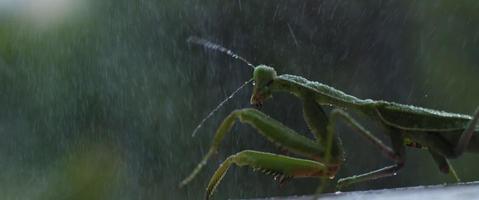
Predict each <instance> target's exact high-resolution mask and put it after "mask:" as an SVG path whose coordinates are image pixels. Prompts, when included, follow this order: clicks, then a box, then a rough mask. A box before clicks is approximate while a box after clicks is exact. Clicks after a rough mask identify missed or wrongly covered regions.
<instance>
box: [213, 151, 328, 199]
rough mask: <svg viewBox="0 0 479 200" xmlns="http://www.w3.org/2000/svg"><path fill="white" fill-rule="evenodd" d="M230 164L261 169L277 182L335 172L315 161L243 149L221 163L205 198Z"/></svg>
mask: <svg viewBox="0 0 479 200" xmlns="http://www.w3.org/2000/svg"><path fill="white" fill-rule="evenodd" d="M231 164H236V165H237V166H250V167H252V168H253V169H255V170H261V171H262V172H263V173H265V174H270V175H273V176H274V179H275V180H277V181H279V182H283V181H285V180H286V179H288V178H292V177H318V176H331V174H332V175H334V173H335V171H331V170H330V168H329V167H328V166H326V165H324V164H322V163H319V162H316V161H312V160H306V159H300V158H293V157H289V156H283V155H277V154H272V153H265V152H259V151H252V150H245V151H241V152H239V153H237V154H235V155H232V156H230V157H228V158H227V159H226V160H225V161H224V162H223V163H221V165H220V166H219V167H218V169H217V170H216V171H215V173H214V174H213V176H212V177H211V179H210V182H209V183H208V187H207V188H206V199H209V198H210V197H211V196H212V195H213V192H214V191H215V190H216V187H217V186H218V185H219V183H220V181H221V179H223V177H224V176H225V174H226V172H227V171H228V169H229V167H230V166H231Z"/></svg>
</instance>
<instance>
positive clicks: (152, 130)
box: [0, 0, 479, 199]
mask: <svg viewBox="0 0 479 200" xmlns="http://www.w3.org/2000/svg"><path fill="white" fill-rule="evenodd" d="M5 2H6V3H5ZM5 2H4V3H0V136H1V138H2V139H1V140H0V198H1V199H200V198H202V197H203V195H204V191H205V187H206V184H207V182H208V180H209V177H210V176H211V175H212V173H213V170H214V169H215V168H216V167H217V166H218V164H219V163H220V162H221V161H222V160H223V159H224V158H225V157H227V156H228V155H230V154H233V153H235V152H238V151H241V150H244V149H255V150H264V151H269V152H279V151H278V149H276V148H275V147H274V145H272V144H270V143H269V142H267V141H265V139H264V138H262V137H260V136H259V135H258V134H257V133H256V131H255V130H254V129H252V128H251V127H249V126H245V125H236V126H235V127H234V128H233V131H232V134H230V135H228V137H227V138H226V139H225V141H224V143H223V145H222V148H221V150H220V153H219V155H217V156H216V157H215V158H214V159H212V160H211V161H210V162H209V164H208V165H207V168H206V169H205V170H204V171H203V172H202V173H201V174H200V175H199V176H198V177H197V179H195V180H194V181H193V182H192V183H191V184H190V185H188V186H187V187H186V188H184V189H178V188H177V184H178V183H179V181H180V180H181V179H182V178H184V177H185V176H186V175H187V174H188V173H189V172H190V171H191V170H192V169H193V168H194V166H195V165H196V164H197V163H198V162H199V161H200V159H201V157H202V156H203V155H204V154H205V152H206V151H207V149H208V146H209V144H210V140H211V138H212V135H213V133H214V131H215V129H216V127H217V126H218V125H219V123H220V122H221V120H222V119H223V118H224V117H225V116H226V115H227V114H228V113H229V112H231V111H232V110H233V109H238V108H245V107H250V105H249V103H248V102H249V96H250V93H251V86H248V87H246V89H244V90H242V91H241V92H240V93H239V94H238V95H237V96H236V97H235V98H233V99H232V100H230V101H229V102H228V103H227V104H226V106H224V107H223V108H222V109H221V110H220V111H219V112H218V113H216V114H215V115H214V116H213V117H212V118H211V119H210V120H208V121H207V123H206V124H205V125H204V127H203V128H202V129H201V130H200V132H199V133H198V134H197V136H196V137H191V133H192V130H193V129H194V127H195V126H196V125H197V124H198V123H199V122H200V121H201V120H202V119H203V117H205V116H206V114H207V113H208V112H209V111H210V110H211V109H212V108H214V107H215V106H216V105H217V104H218V103H219V102H220V101H221V100H223V99H224V98H226V97H227V95H228V94H229V93H231V92H232V91H234V90H235V89H236V88H237V87H239V85H241V84H242V83H243V82H244V81H246V80H248V79H249V78H250V77H251V72H252V71H251V69H250V68H249V67H248V66H247V65H245V64H243V63H241V62H239V61H238V60H235V59H233V58H231V57H228V56H226V55H224V54H221V53H219V52H215V51H211V50H207V49H204V48H202V47H200V46H195V45H191V44H188V43H186V39H187V38H188V37H189V36H199V37H202V38H205V39H208V40H211V41H214V42H216V43H219V44H222V45H224V46H225V47H228V48H231V49H232V50H234V51H235V52H236V53H237V54H239V55H241V56H243V57H245V58H246V59H248V60H249V61H250V62H252V63H254V64H267V65H270V66H273V67H275V69H276V70H277V71H278V73H280V74H283V73H288V74H295V75H300V76H303V77H305V78H307V79H309V80H315V81H319V82H322V83H325V84H328V85H331V86H333V87H335V88H338V89H341V90H343V91H345V92H346V93H349V94H352V95H354V96H357V97H360V98H371V99H383V100H388V101H395V102H399V103H405V104H415V105H419V106H424V107H429V108H435V109H441V110H447V111H451V112H458V113H465V114H471V113H472V112H473V110H474V109H475V108H476V106H478V105H479V87H478V84H479V78H478V75H479V67H478V64H479V59H478V58H479V57H478V56H477V55H478V53H479V48H478V45H479V30H478V29H479V26H478V24H479V12H477V10H478V9H479V2H477V1H473V0H471V1H460V2H458V1H454V0H430V1H400V0H396V1H384V0H368V1H360V2H359V1H346V0H341V1H338V0H321V1H246V0H244V1H241V0H235V1H220V0H210V1H197V0H187V1H166V0H163V1H153V0H137V1H126V0H104V1H91V0H83V1H71V0H58V1H51V0H42V1H37V3H35V4H34V3H33V2H35V1H23V3H11V2H15V1H11V2H10V1H5ZM9 2H10V3H9ZM52 2H53V3H52ZM72 2H73V3H72ZM263 111H264V112H266V113H268V114H269V115H271V116H272V117H273V118H275V119H278V120H279V121H282V122H284V123H285V124H286V125H288V126H290V127H291V128H293V129H295V130H297V131H298V132H301V133H305V134H308V136H310V135H309V133H308V130H307V129H306V125H305V123H304V120H303V118H302V114H301V102H299V101H298V99H296V98H294V97H292V96H290V95H287V94H275V96H274V99H273V100H270V101H268V102H267V103H266V105H265V106H264V108H263ZM360 121H362V122H364V124H365V125H366V126H368V127H371V130H373V131H374V133H375V134H376V135H378V136H380V137H383V134H381V129H378V128H377V127H376V126H375V124H374V123H371V121H368V120H367V119H360ZM338 127H339V128H338V132H339V135H340V136H341V138H342V139H343V143H344V148H345V152H346V156H347V157H346V159H347V161H346V163H345V164H344V166H343V168H342V169H341V171H340V173H339V174H338V176H337V177H346V176H350V175H354V174H359V173H364V172H368V171H371V170H373V169H377V168H379V167H383V166H385V165H388V164H390V163H391V162H390V161H388V160H387V159H386V158H384V157H383V156H382V155H381V154H380V153H379V151H378V150H377V149H376V148H374V147H372V146H371V145H369V144H368V143H367V142H366V140H364V139H363V138H361V137H359V136H358V135H357V134H355V133H353V132H351V131H350V130H349V129H348V128H347V127H345V126H344V124H341V123H340V124H338ZM407 153H408V155H407V162H406V166H405V168H404V170H403V171H401V173H399V174H398V175H397V176H395V177H391V178H385V179H381V180H376V181H371V182H366V183H361V184H357V185H354V186H352V187H350V188H348V190H365V189H376V188H390V187H403V186H415V185H428V184H441V183H444V182H452V181H453V179H452V178H451V177H448V176H447V175H443V174H441V173H440V172H439V170H438V169H437V167H436V166H435V165H434V163H433V161H432V159H431V157H430V156H429V154H428V153H427V152H426V151H420V150H408V152H407ZM477 158H478V157H477V155H472V154H465V155H464V156H462V157H461V158H459V159H457V160H454V161H452V162H453V164H454V166H455V167H456V170H457V172H458V174H459V176H460V177H461V178H462V180H463V181H473V180H478V178H477V177H478V176H479V172H478V171H477V169H476V168H475V167H474V166H477V164H479V162H478V161H477ZM318 183H319V181H317V180H314V179H300V180H293V181H291V182H290V183H288V184H287V185H285V186H284V187H282V188H280V187H279V186H278V185H277V184H276V183H275V182H274V181H273V180H272V178H271V177H269V176H266V175H263V174H260V173H254V172H252V170H250V169H247V168H237V167H234V168H232V170H230V172H229V173H228V174H227V175H226V176H225V178H224V181H223V182H222V183H221V185H220V186H219V187H218V192H217V193H216V197H217V199H225V198H228V197H229V198H251V197H267V196H280V195H300V194H311V193H313V192H314V191H315V189H316V188H317V186H318Z"/></svg>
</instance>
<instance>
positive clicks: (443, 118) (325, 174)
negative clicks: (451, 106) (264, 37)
mask: <svg viewBox="0 0 479 200" xmlns="http://www.w3.org/2000/svg"><path fill="white" fill-rule="evenodd" d="M188 41H189V42H192V43H196V44H200V45H203V46H204V47H207V48H211V49H214V50H219V51H221V52H224V53H226V54H228V55H230V56H232V57H234V58H236V59H240V60H242V61H243V62H245V63H246V64H247V65H249V66H250V67H252V68H253V69H254V71H253V78H252V79H250V80H249V81H247V82H245V84H243V85H242V86H241V87H240V88H238V89H237V90H236V91H235V92H233V94H232V95H231V96H230V97H228V98H227V99H225V101H223V102H221V103H220V104H219V105H218V107H216V109H214V110H213V111H212V112H211V113H210V114H209V115H208V116H207V117H206V118H204V119H203V121H202V122H201V123H200V125H198V127H197V128H196V129H195V131H194V133H195V132H196V131H197V130H198V129H199V127H201V124H203V122H204V121H205V120H206V119H207V118H209V117H210V116H211V115H212V114H213V113H214V112H215V111H216V110H217V109H218V108H219V107H221V106H222V105H223V104H224V103H225V102H226V101H227V100H228V99H231V97H232V96H233V95H234V94H235V93H236V92H238V91H239V90H240V89H241V88H243V87H244V86H245V85H247V84H249V83H250V82H253V85H254V88H253V93H252V95H251V100H250V103H251V104H252V105H254V106H256V107H261V105H262V104H263V103H265V101H266V100H268V99H270V98H271V97H272V95H273V93H277V92H286V93H289V94H292V95H294V96H295V97H297V98H298V99H299V100H301V101H302V103H303V116H304V120H305V121H306V124H307V126H308V128H309V130H310V131H311V133H312V134H313V136H314V138H315V140H312V139H309V138H308V137H305V136H303V135H301V134H298V133H297V132H296V131H294V130H292V129H290V128H288V127H287V126H285V125H283V124H282V123H281V122H279V121H277V120H275V119H273V118H271V117H269V116H268V115H267V114H265V113H263V112H261V111H259V110H258V109H255V108H244V109H239V110H235V111H233V112H231V113H230V114H229V115H228V116H227V117H226V118H225V119H224V120H223V122H222V123H221V124H220V126H219V128H218V129H217V131H216V133H215V135H214V138H213V142H212V144H211V147H210V149H209V151H208V153H207V154H206V155H205V156H204V158H203V159H202V160H201V162H200V163H199V164H198V165H197V167H196V168H195V169H194V170H193V172H192V173H191V174H190V175H189V176H188V177H187V178H185V179H184V180H183V181H182V182H181V183H180V186H184V185H186V184H188V183H189V182H190V181H191V180H192V179H193V178H194V177H195V176H196V175H197V174H198V173H199V172H200V170H201V169H202V168H203V167H204V166H205V165H206V163H207V161H208V159H209V158H210V157H211V156H212V155H213V154H215V153H216V152H217V151H218V149H219V146H220V144H221V141H222V140H223V138H224V137H225V135H226V134H227V133H228V132H230V129H231V127H232V126H233V125H234V124H235V123H236V122H237V121H239V122H241V123H244V124H248V125H250V126H252V127H253V128H255V129H256V130H257V131H258V133H259V134H260V135H262V136H263V137H265V138H266V139H267V140H269V141H270V142H272V143H274V144H275V145H277V146H279V147H281V148H283V149H286V150H287V151H288V152H291V153H293V154H296V155H299V156H300V157H301V158H296V157H291V156H286V155H279V154H273V153H267V152H261V151H254V150H243V151H241V152H239V153H236V154H234V155H231V156H229V157H228V158H226V160H225V161H223V163H222V164H221V165H220V166H219V167H218V169H217V170H216V171H215V172H214V174H213V175H212V177H211V179H210V181H209V183H208V186H207V188H206V199H210V198H211V197H212V195H213V193H214V191H215V190H216V187H217V186H218V185H219V183H220V181H221V180H222V179H223V177H224V176H225V174H226V172H227V171H228V169H229V168H230V166H231V165H237V166H249V167H251V168H253V169H254V170H260V171H262V172H263V173H266V174H271V175H273V176H274V179H275V180H277V181H279V182H280V183H281V182H284V181H286V180H288V179H291V178H301V177H316V178H322V179H325V178H329V179H333V178H334V177H335V175H336V173H337V172H338V170H339V169H340V167H341V164H342V163H343V162H344V155H343V148H342V146H341V141H340V138H339V137H338V135H337V134H335V124H336V122H338V120H342V121H343V122H344V123H346V124H348V125H349V126H350V127H351V128H352V129H354V130H355V132H357V133H359V134H360V135H361V136H363V137H364V138H365V139H366V140H367V141H368V142H369V143H370V144H372V145H374V146H376V147H377V148H378V149H379V150H380V151H381V153H382V154H384V155H385V156H386V157H387V158H389V159H390V160H391V161H392V162H393V163H394V164H392V165H390V166H386V167H383V168H380V169H377V170H374V171H371V172H368V173H364V174H360V175H355V176H351V177H346V178H341V179H339V180H338V182H337V189H341V188H344V187H346V186H348V185H350V184H353V183H358V182H363V181H368V180H373V179H378V178H383V177H388V176H392V175H395V174H396V173H397V172H398V171H399V170H400V169H401V168H402V167H403V166H404V163H405V148H406V147H411V148H420V149H424V150H427V151H429V153H430V155H431V156H432V158H433V160H434V162H435V163H436V164H437V166H438V167H439V170H440V171H441V172H443V173H449V174H451V175H452V176H454V177H455V178H456V180H458V181H459V178H458V177H457V174H456V173H455V171H454V169H453V168H452V166H451V165H450V163H449V161H448V159H452V158H457V157H459V156H461V155H462V154H463V153H464V152H475V153H479V135H478V134H479V122H478V121H479V107H478V108H477V109H476V111H475V112H474V114H473V115H472V116H470V115H464V114H456V113H450V112H444V111H439V110H433V109H427V108H422V107H416V106H412V105H404V104H399V103H394V102H388V101H381V100H371V99H359V98H357V97H354V96H351V95H348V94H346V93H344V92H342V91H340V90H337V89H335V88H333V87H330V86H327V85H324V84H321V83H319V82H314V81H310V80H307V79H305V78H303V77H300V76H295V75H288V74H283V75H277V73H276V70H275V69H274V68H272V67H269V66H266V65H258V66H254V65H252V64H251V63H250V62H248V61H247V60H246V59H244V58H242V57H240V56H238V55H236V54H234V53H233V52H232V51H230V50H228V49H226V48H224V47H222V46H220V45H218V44H214V43H212V42H209V41H207V40H204V39H200V38H196V37H190V39H189V40H188ZM324 106H329V107H332V108H333V109H332V110H331V112H330V113H329V114H327V113H326V112H325V111H324V109H323V107H324ZM349 111H355V112H356V113H358V114H359V115H361V116H364V117H368V118H369V119H370V120H374V121H377V122H379V124H381V125H382V126H383V127H384V130H385V134H386V135H387V136H388V137H389V138H390V146H388V145H386V144H385V143H384V142H383V141H381V140H380V139H378V138H377V137H376V136H375V135H373V134H372V133H371V132H370V131H369V130H367V129H366V128H365V127H364V126H363V125H361V124H360V123H359V122H358V121H356V119H354V118H353V117H352V116H351V115H350V114H349Z"/></svg>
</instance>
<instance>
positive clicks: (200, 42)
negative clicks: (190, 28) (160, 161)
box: [186, 36, 255, 137]
mask: <svg viewBox="0 0 479 200" xmlns="http://www.w3.org/2000/svg"><path fill="white" fill-rule="evenodd" d="M186 41H187V42H190V43H194V44H198V45H201V46H203V47H205V48H209V49H213V50H216V51H220V52H223V53H225V54H227V55H229V56H231V57H233V58H235V59H238V60H241V61H243V62H244V63H246V64H247V65H248V66H250V67H251V68H253V69H254V68H255V67H254V65H253V64H251V63H250V62H248V60H246V59H244V58H243V57H241V56H238V55H237V54H235V53H233V51H231V50H229V49H227V48H224V47H223V46H221V45H219V44H215V43H213V42H210V41H208V40H205V39H202V38H198V37H194V36H191V37H189V38H188V40H186ZM252 81H253V79H249V80H248V81H246V82H244V83H243V85H241V86H240V87H239V88H238V89H236V90H235V91H233V93H231V94H230V95H229V96H228V97H226V99H224V100H223V101H221V102H220V103H219V104H218V105H217V106H216V107H215V108H214V109H213V110H211V112H210V113H208V115H206V117H205V118H203V120H201V122H200V123H199V124H198V126H196V128H195V129H194V130H193V133H192V134H191V137H194V136H195V135H196V133H197V132H198V131H199V130H200V128H201V127H202V126H203V124H204V123H205V122H206V120H208V119H209V118H210V117H211V116H213V114H214V113H216V111H218V110H219V109H220V108H221V107H222V106H223V105H224V104H225V103H226V102H228V100H230V99H232V98H233V97H234V95H236V93H238V92H239V91H240V90H241V89H243V88H244V87H245V86H246V85H248V84H249V83H251V82H252Z"/></svg>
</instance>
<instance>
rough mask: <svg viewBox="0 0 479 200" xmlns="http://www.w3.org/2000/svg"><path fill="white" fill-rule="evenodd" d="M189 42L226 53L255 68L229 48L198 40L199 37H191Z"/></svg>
mask: <svg viewBox="0 0 479 200" xmlns="http://www.w3.org/2000/svg"><path fill="white" fill-rule="evenodd" d="M186 41H187V42H190V43H194V44H199V45H201V46H203V47H205V48H208V49H213V50H216V51H220V52H223V53H226V54H228V55H229V56H231V57H233V58H235V59H238V60H241V61H243V62H244V63H246V64H247V65H248V66H250V67H251V68H253V69H254V68H255V67H254V65H253V64H251V63H250V62H248V60H246V59H244V58H243V57H241V56H238V55H237V54H235V53H233V51H231V50H229V49H227V48H224V47H223V46H221V45H219V44H215V43H213V42H210V41H208V40H205V39H203V38H198V37H195V36H190V37H189V38H188V40H186Z"/></svg>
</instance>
